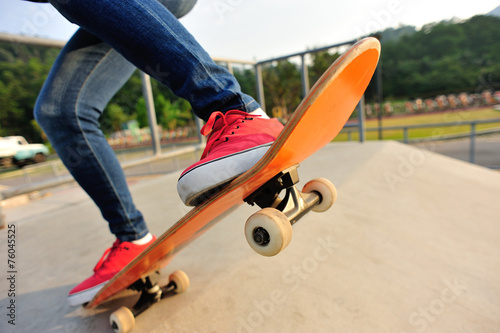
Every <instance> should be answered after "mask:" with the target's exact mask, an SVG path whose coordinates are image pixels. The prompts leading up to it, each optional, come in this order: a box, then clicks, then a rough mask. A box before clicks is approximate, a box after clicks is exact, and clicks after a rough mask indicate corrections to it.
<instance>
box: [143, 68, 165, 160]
mask: <svg viewBox="0 0 500 333" xmlns="http://www.w3.org/2000/svg"><path fill="white" fill-rule="evenodd" d="M141 80H142V94H143V96H144V100H145V101H146V110H147V112H148V121H149V128H150V131H151V141H152V143H153V155H160V153H161V144H160V137H159V136H158V122H157V121H156V113H155V104H154V100H153V89H152V88H151V78H150V77H149V75H147V74H145V73H143V72H141Z"/></svg>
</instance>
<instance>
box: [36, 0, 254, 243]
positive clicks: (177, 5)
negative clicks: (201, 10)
mask: <svg viewBox="0 0 500 333" xmlns="http://www.w3.org/2000/svg"><path fill="white" fill-rule="evenodd" d="M50 2H51V3H52V5H54V6H55V7H56V8H57V9H58V11H60V12H61V13H62V14H63V15H64V16H65V17H66V18H67V19H69V20H70V21H71V22H73V23H76V24H78V25H79V26H80V27H81V28H80V29H79V30H78V31H77V32H76V33H75V35H74V36H73V37H72V38H71V39H70V41H69V42H68V43H67V45H66V46H65V47H64V48H63V50H62V51H61V54H60V55H59V57H58V58H57V60H56V62H55V63H54V66H53V68H52V70H51V72H50V74H49V76H48V78H47V80H46V82H45V84H44V86H43V88H42V91H41V92H40V95H39V97H38V100H37V103H36V105H35V118H36V120H37V121H38V123H39V124H40V126H41V127H42V128H43V130H44V131H45V133H46V134H47V137H48V138H49V140H50V142H51V144H52V146H53V147H54V149H55V150H56V152H57V154H58V155H59V157H60V158H61V160H62V161H63V163H64V164H65V166H66V167H67V168H68V170H69V171H70V172H71V174H72V175H73V177H74V178H75V179H76V181H77V182H78V183H79V184H80V186H81V187H82V188H83V189H84V190H85V191H86V192H87V193H88V194H89V196H90V197H91V198H92V199H93V200H94V202H95V203H96V205H97V206H98V207H99V209H100V210H101V213H102V215H103V217H104V219H105V220H106V221H108V223H109V227H110V230H111V232H112V233H113V234H115V235H116V236H117V238H118V239H120V240H121V241H132V240H136V239H139V238H141V237H143V236H145V235H146V234H147V233H148V229H147V226H146V223H145V221H144V218H143V215H142V214H141V212H140V211H139V210H138V209H137V208H136V207H135V205H134V202H133V200H132V196H131V194H130V191H129V189H128V186H127V183H126V180H125V176H124V173H123V171H122V169H121V166H120V164H119V162H118V160H117V158H116V155H115V153H114V152H113V150H112V149H111V147H110V146H109V145H108V143H107V141H106V139H105V137H104V135H103V133H102V132H101V130H100V128H99V123H98V119H99V117H100V115H101V114H102V112H103V110H104V108H105V107H106V105H107V104H108V102H109V100H110V99H111V98H112V97H113V95H114V94H115V93H116V92H117V91H118V90H119V89H120V88H121V87H122V86H123V85H124V84H125V82H126V81H127V80H128V79H129V77H130V76H131V75H132V73H133V72H134V70H135V67H138V68H139V69H141V70H142V71H144V72H146V73H148V74H149V75H151V76H152V77H153V78H155V79H157V80H158V81H160V82H161V83H163V84H165V85H167V86H168V87H170V88H171V89H172V91H173V92H174V93H175V94H176V95H177V96H180V97H183V98H185V99H186V100H187V101H189V102H190V103H191V106H192V108H193V111H194V112H195V114H196V115H197V116H198V117H200V118H202V119H204V120H207V119H208V118H209V116H210V114H211V112H213V111H223V112H224V111H228V110H231V109H239V110H243V111H247V112H251V111H254V110H255V109H257V108H259V105H258V104H257V102H256V101H255V100H254V99H253V98H251V97H250V96H248V95H245V94H243V93H242V92H241V90H240V86H239V84H238V83H237V82H236V80H235V78H234V77H233V76H232V75H231V74H230V73H229V72H228V71H227V70H226V69H225V68H222V67H220V66H218V65H216V64H215V63H214V62H213V61H212V60H211V58H210V56H209V55H208V54H207V53H206V52H205V51H204V50H203V48H202V47H201V46H200V45H199V44H198V43H197V42H196V40H195V39H194V38H193V37H192V36H191V34H189V32H188V31H187V30H186V29H185V28H184V27H183V26H182V24H180V23H179V21H178V20H177V18H176V17H181V16H183V15H184V14H186V13H187V12H189V10H190V9H191V8H192V7H193V5H194V4H195V2H196V0H70V1H68V0H50Z"/></svg>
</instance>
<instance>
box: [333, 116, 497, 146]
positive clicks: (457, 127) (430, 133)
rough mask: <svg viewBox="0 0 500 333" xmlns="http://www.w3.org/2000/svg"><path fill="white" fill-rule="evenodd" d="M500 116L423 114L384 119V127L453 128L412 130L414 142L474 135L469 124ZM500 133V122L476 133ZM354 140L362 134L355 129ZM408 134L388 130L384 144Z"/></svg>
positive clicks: (374, 123)
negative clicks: (428, 126) (496, 130)
mask: <svg viewBox="0 0 500 333" xmlns="http://www.w3.org/2000/svg"><path fill="white" fill-rule="evenodd" d="M499 118H500V112H499V111H496V110H494V109H492V108H481V109H474V110H460V111H449V112H441V113H433V114H419V115H409V116H394V117H385V118H383V119H382V127H383V128H384V127H396V126H414V125H425V124H439V123H448V124H452V125H453V126H437V127H431V128H416V129H409V130H408V136H409V138H410V139H421V138H430V137H436V136H445V135H450V134H468V133H470V125H469V124H466V123H467V122H470V121H474V120H487V119H499ZM366 128H367V130H368V129H377V128H378V120H377V119H369V120H367V121H366ZM493 128H496V129H499V131H500V121H499V122H497V123H490V124H478V125H477V126H476V130H477V131H480V130H484V129H493ZM352 130H353V132H352V134H351V135H352V137H351V139H352V140H358V137H359V135H358V133H357V131H356V129H352ZM366 137H367V139H368V140H378V131H369V130H368V131H367V132H366ZM403 138H404V133H403V130H402V129H396V130H384V131H383V139H384V140H403ZM347 140H348V134H347V133H340V134H339V135H338V136H337V138H335V141H347Z"/></svg>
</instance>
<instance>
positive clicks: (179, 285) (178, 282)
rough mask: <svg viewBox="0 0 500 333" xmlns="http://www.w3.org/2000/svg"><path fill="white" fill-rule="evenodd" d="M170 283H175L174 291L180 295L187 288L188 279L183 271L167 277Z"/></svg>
mask: <svg viewBox="0 0 500 333" xmlns="http://www.w3.org/2000/svg"><path fill="white" fill-rule="evenodd" d="M168 280H169V281H170V282H173V283H175V289H174V291H175V292H176V293H177V294H180V293H182V292H184V291H186V289H187V288H189V277H188V276H187V274H186V273H184V272H183V271H175V272H173V273H172V274H170V276H169V277H168Z"/></svg>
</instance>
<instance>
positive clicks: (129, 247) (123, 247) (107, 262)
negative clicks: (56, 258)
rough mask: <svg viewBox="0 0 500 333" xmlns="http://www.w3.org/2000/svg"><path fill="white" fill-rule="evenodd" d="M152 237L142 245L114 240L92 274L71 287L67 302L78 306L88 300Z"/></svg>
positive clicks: (145, 245) (136, 254) (139, 251)
mask: <svg viewBox="0 0 500 333" xmlns="http://www.w3.org/2000/svg"><path fill="white" fill-rule="evenodd" d="M155 240H156V237H155V236H153V239H152V240H151V241H150V242H149V243H147V244H144V245H136V244H133V243H130V242H121V241H120V240H118V239H117V240H116V241H115V242H114V243H113V246H112V247H111V248H109V249H107V250H106V252H104V254H103V256H102V258H101V259H100V260H99V262H98V263H97V265H96V266H95V268H94V275H92V276H91V277H89V278H88V279H86V280H85V281H83V282H82V283H80V284H79V285H78V286H76V287H75V288H73V290H71V291H70V292H69V295H68V303H69V305H71V306H78V305H81V304H85V303H87V302H89V301H90V300H91V299H92V298H93V297H94V296H95V294H97V292H98V291H99V290H100V289H101V288H102V287H103V286H104V285H105V284H106V282H108V281H109V280H110V279H111V278H112V277H113V276H115V275H116V273H118V272H119V271H120V270H121V269H122V268H123V267H125V266H126V265H127V264H128V263H129V262H131V261H132V259H134V258H135V257H137V256H138V255H139V254H140V253H141V252H142V251H144V250H145V249H146V248H147V247H148V246H149V245H151V243H153V242H154V241H155Z"/></svg>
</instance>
